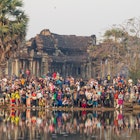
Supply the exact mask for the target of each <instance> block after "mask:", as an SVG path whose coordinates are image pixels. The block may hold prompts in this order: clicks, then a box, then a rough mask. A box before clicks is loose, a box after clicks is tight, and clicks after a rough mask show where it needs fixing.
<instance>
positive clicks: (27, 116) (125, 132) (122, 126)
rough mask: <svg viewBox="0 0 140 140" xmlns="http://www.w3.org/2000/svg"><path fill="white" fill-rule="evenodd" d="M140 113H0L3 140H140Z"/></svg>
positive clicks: (14, 111) (33, 111)
mask: <svg viewBox="0 0 140 140" xmlns="http://www.w3.org/2000/svg"><path fill="white" fill-rule="evenodd" d="M139 138H140V114H136V115H132V114H126V113H125V112H121V111H115V112H113V111H112V112H97V111H77V112H76V111H74V112H71V111H67V112H66V111H65V112H64V111H63V112H62V111H51V110H47V111H42V110H23V111H20V110H14V109H12V110H10V111H4V110H0V140H52V139H57V140H63V139H65V140H117V139H119V140H124V139H125V140H138V139H139Z"/></svg>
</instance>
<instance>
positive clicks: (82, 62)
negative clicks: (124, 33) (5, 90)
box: [6, 29, 96, 79]
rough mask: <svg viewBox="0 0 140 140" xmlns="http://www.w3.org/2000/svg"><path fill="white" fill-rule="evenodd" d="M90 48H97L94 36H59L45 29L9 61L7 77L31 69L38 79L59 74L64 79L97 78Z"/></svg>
mask: <svg viewBox="0 0 140 140" xmlns="http://www.w3.org/2000/svg"><path fill="white" fill-rule="evenodd" d="M91 45H92V46H94V45H96V36H95V35H91V36H75V35H58V34H54V33H51V32H50V31H49V30H48V29H45V30H42V31H41V32H40V34H38V35H36V36H35V37H34V38H31V39H30V40H29V41H28V42H27V43H26V45H25V46H23V47H21V48H20V49H19V50H18V51H17V52H16V53H15V54H14V57H13V58H12V59H10V60H9V61H8V64H7V66H8V67H7V68H8V69H7V72H6V73H7V74H9V75H11V74H13V73H14V74H16V75H17V76H19V73H20V70H21V69H23V70H24V71H26V70H27V69H29V70H30V72H31V74H33V75H36V76H41V75H43V74H47V73H48V72H49V73H53V72H59V73H60V74H61V75H62V76H63V77H66V76H69V75H72V76H74V77H77V78H78V77H82V78H84V79H87V78H90V77H95V75H96V72H95V68H94V63H93V60H92V57H90V55H89V52H88V47H89V46H91Z"/></svg>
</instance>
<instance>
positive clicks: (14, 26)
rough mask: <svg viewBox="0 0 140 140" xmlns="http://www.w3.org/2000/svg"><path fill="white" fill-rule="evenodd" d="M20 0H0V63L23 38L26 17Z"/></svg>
mask: <svg viewBox="0 0 140 140" xmlns="http://www.w3.org/2000/svg"><path fill="white" fill-rule="evenodd" d="M22 6H23V3H22V1H21V0H0V63H1V62H3V61H5V60H6V59H7V58H9V57H10V56H9V55H8V54H11V53H10V51H12V50H13V51H15V50H16V49H17V48H18V47H19V46H20V45H21V44H22V42H23V41H24V40H25V36H26V31H27V23H28V17H27V15H26V14H25V13H24V11H23V10H22Z"/></svg>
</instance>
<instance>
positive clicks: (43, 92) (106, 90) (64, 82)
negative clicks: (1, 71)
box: [0, 72, 140, 109]
mask: <svg viewBox="0 0 140 140" xmlns="http://www.w3.org/2000/svg"><path fill="white" fill-rule="evenodd" d="M124 102H130V103H136V104H138V105H140V80H138V82H137V84H134V83H133V80H132V79H131V78H129V79H126V78H125V77H123V76H116V77H113V78H112V79H111V78H110V77H106V78H105V79H101V78H99V77H97V78H96V79H94V78H91V79H89V80H86V81H84V80H83V79H82V78H77V79H75V78H74V77H72V76H67V77H66V78H63V77H62V76H61V75H60V74H59V73H58V72H54V73H52V74H46V75H43V76H42V77H35V76H31V75H24V74H22V75H20V77H17V76H16V75H13V76H11V77H8V76H5V77H4V78H1V80H0V103H1V104H5V105H10V106H24V107H36V106H40V107H47V108H48V107H81V108H96V107H112V108H116V109H118V108H119V109H122V108H123V104H124Z"/></svg>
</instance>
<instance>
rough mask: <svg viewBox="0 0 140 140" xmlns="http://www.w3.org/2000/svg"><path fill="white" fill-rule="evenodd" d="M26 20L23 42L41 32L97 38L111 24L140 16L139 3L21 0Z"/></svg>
mask: <svg viewBox="0 0 140 140" xmlns="http://www.w3.org/2000/svg"><path fill="white" fill-rule="evenodd" d="M23 4H24V7H23V8H24V11H25V13H26V14H27V15H28V17H29V23H28V31H27V37H26V39H30V38H32V37H35V36H36V35H37V34H39V33H40V32H41V31H42V30H43V29H49V30H50V32H52V33H56V34H59V35H77V36H91V35H93V34H95V35H96V36H97V39H99V38H100V37H101V35H102V34H103V33H104V31H105V30H107V29H109V28H110V27H112V26H113V25H119V24H122V23H123V22H124V21H126V20H127V19H130V18H133V17H140V0H23Z"/></svg>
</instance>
